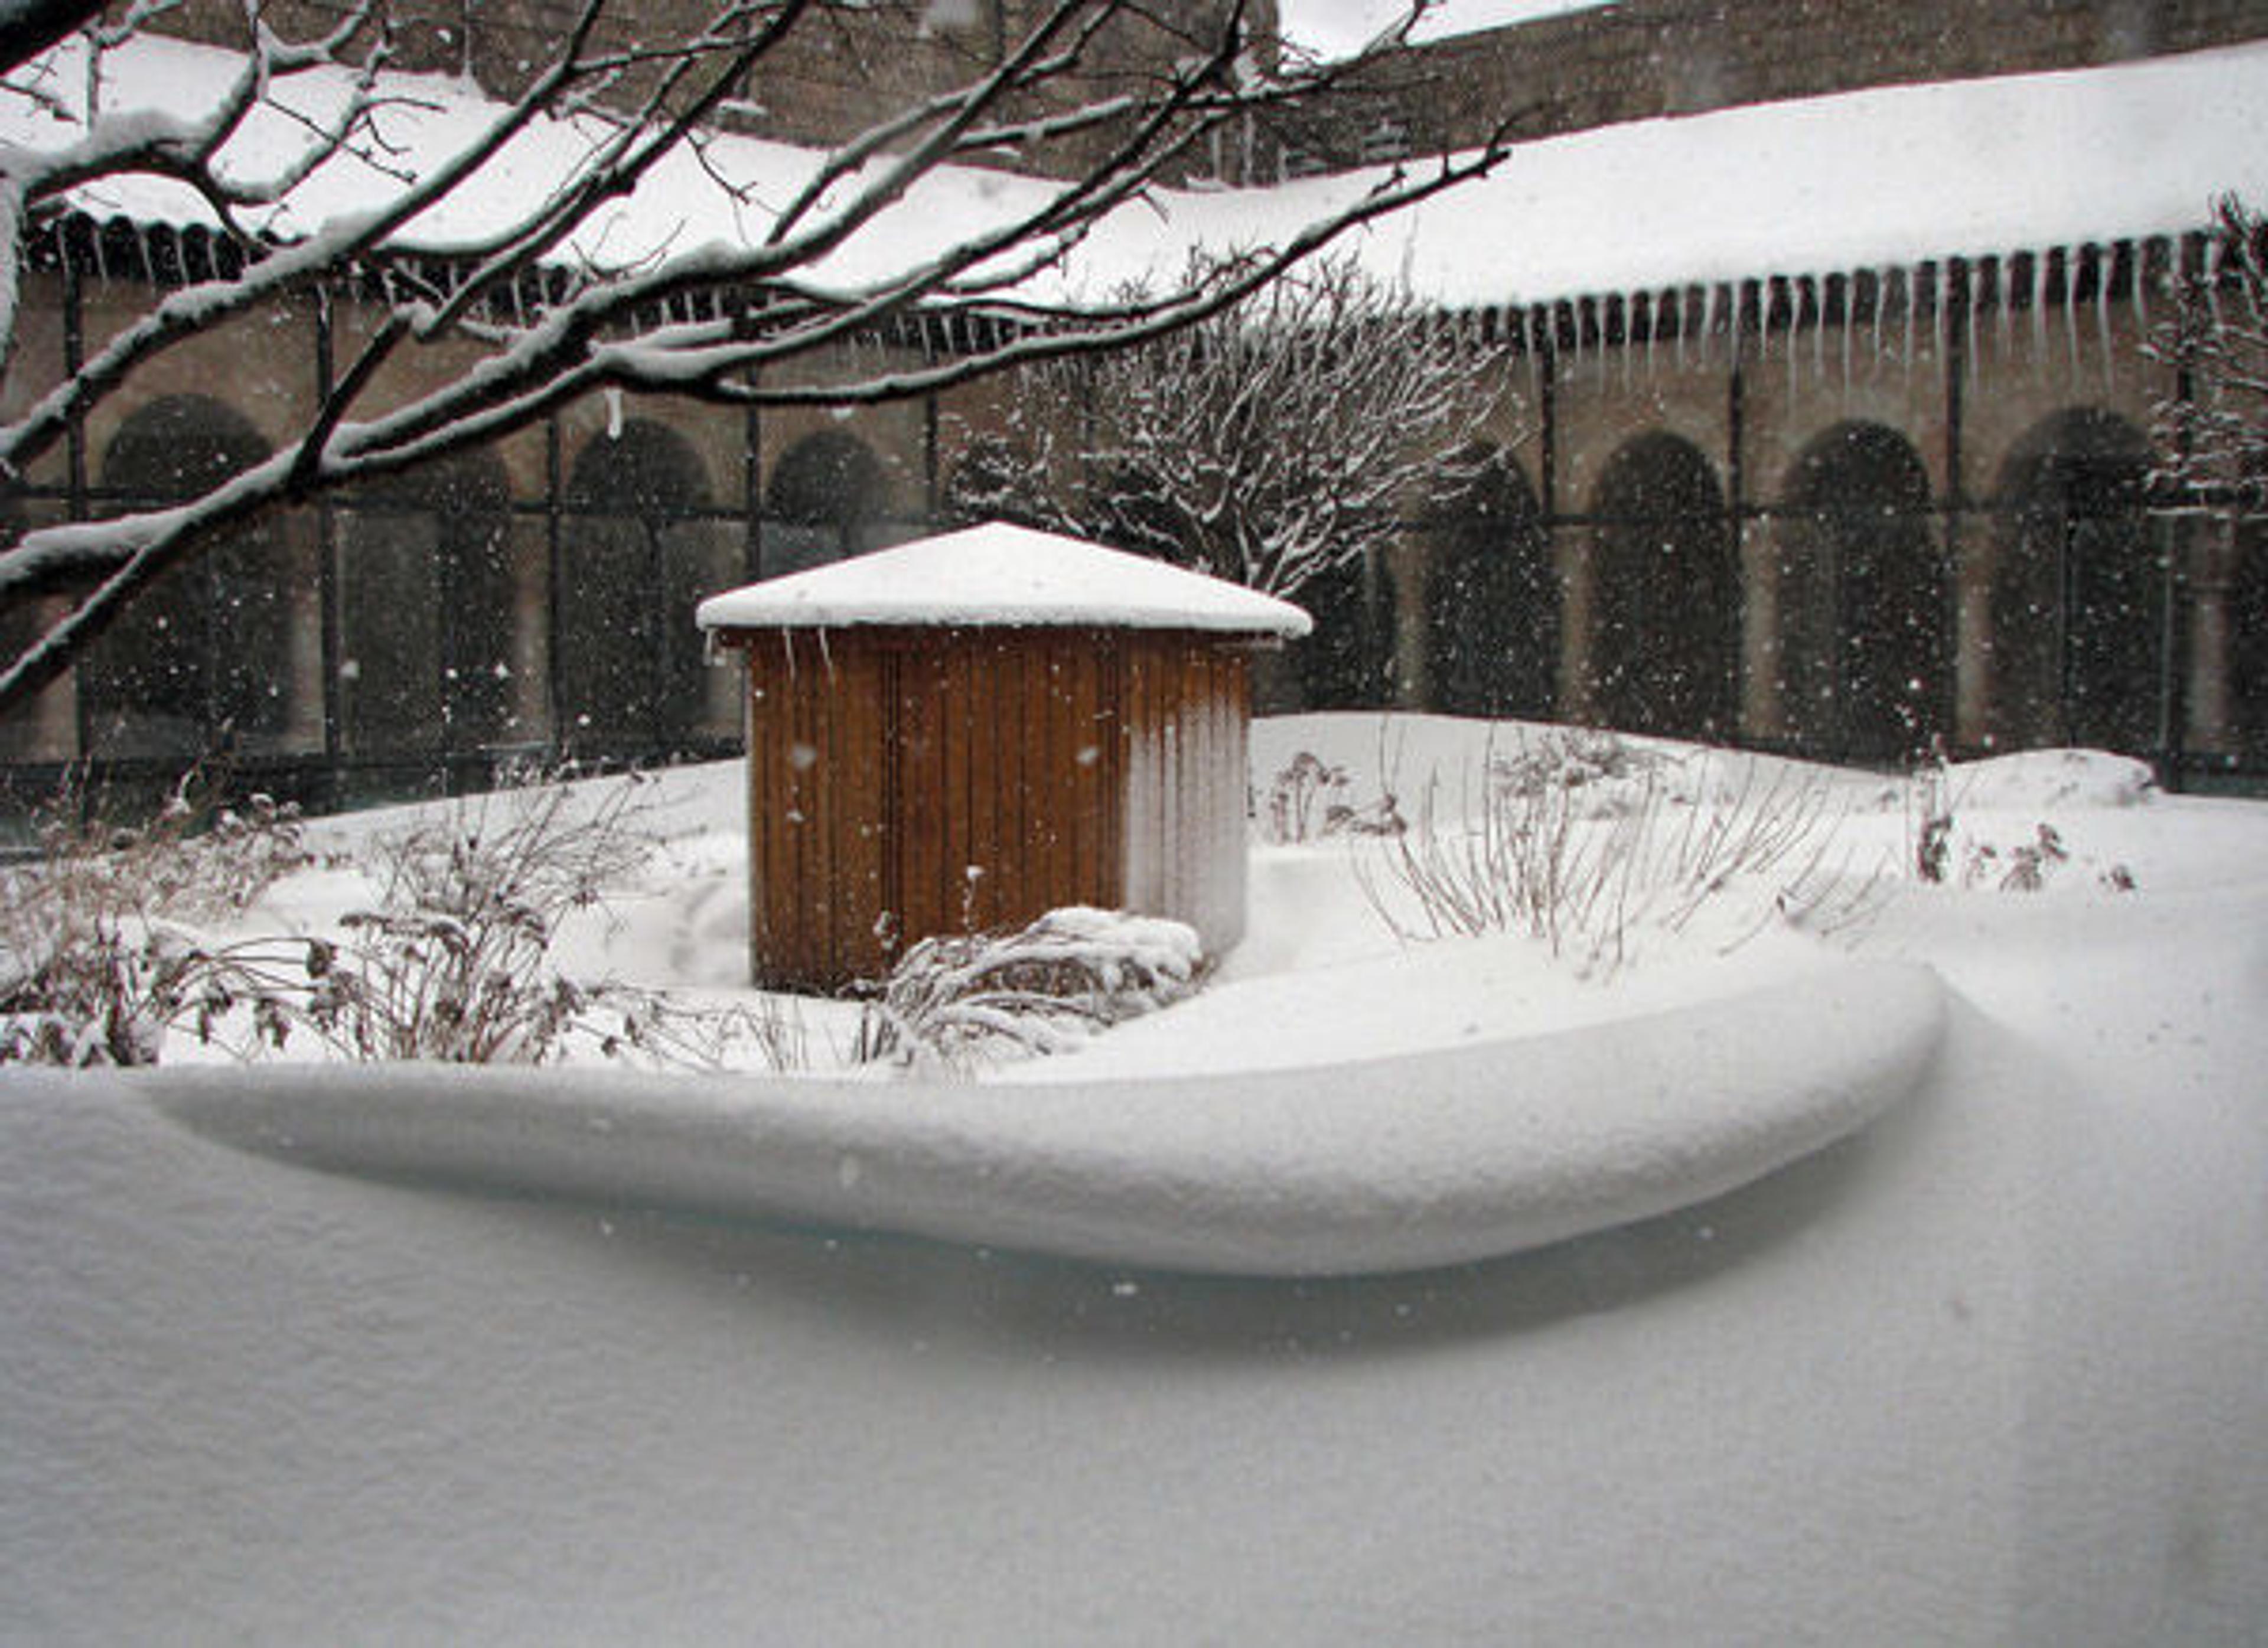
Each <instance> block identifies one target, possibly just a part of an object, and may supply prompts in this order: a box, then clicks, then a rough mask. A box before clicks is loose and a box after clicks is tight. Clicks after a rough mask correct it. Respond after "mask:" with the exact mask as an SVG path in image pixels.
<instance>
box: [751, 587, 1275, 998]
mask: <svg viewBox="0 0 2268 1648" xmlns="http://www.w3.org/2000/svg"><path fill="white" fill-rule="evenodd" d="M735 639H736V640H737V641H738V642H739V643H740V644H744V645H747V648H748V704H749V711H748V785H749V797H748V799H749V809H748V818H749V831H748V855H749V873H750V883H751V885H750V889H749V901H750V922H749V944H750V955H751V970H752V972H753V974H754V975H755V977H756V978H757V979H758V980H759V981H761V982H768V983H774V984H782V985H791V986H794V987H798V988H803V989H816V990H838V989H841V988H843V987H845V986H847V985H849V984H851V983H853V982H857V981H858V980H861V979H872V978H877V977H880V975H882V974H884V973H885V972H887V970H888V968H889V967H890V965H891V963H892V962H893V961H894V960H895V959H896V957H897V956H898V955H899V954H900V953H902V951H903V950H904V948H905V947H906V946H907V945H910V944H911V943H913V942H914V941H915V940H917V939H919V938H924V937H927V936H929V935H932V934H935V933H946V932H954V933H957V932H964V931H985V930H989V929H996V928H1003V927H1012V926H1017V925H1020V924H1022V923H1026V922H1028V921H1030V920H1032V919H1033V918H1035V916H1040V915H1042V914H1043V913H1044V912H1046V911H1047V910H1049V909H1056V908H1058V907H1060V906H1062V905H1065V904H1095V905H1101V906H1103V907H1105V908H1113V909H1117V908H1123V909H1138V910H1141V911H1144V912H1145V913H1149V914H1155V915H1166V916H1175V917H1177V918H1179V919H1182V920H1184V921H1188V922H1189V923H1191V924H1192V925H1194V926H1195V927H1197V930H1198V931H1199V933H1200V934H1201V935H1202V936H1203V937H1204V940H1205V942H1206V945H1207V947H1208V948H1209V949H1214V950H1218V949H1221V948H1225V947H1226V946H1227V945H1230V944H1233V943H1234V942H1235V940H1236V938H1238V937H1239V936H1241V931H1242V928H1243V914H1244V806H1245V721H1246V717H1247V715H1248V691H1249V688H1248V679H1247V660H1246V657H1245V654H1244V652H1243V650H1242V649H1241V647H1240V646H1238V645H1236V644H1233V643H1224V641H1223V640H1222V639H1221V638H1220V637H1219V636H1192V635H1184V634H1180V633H1176V632H1155V631H1101V630H1091V629H997V630H959V631H945V632H937V631H927V632H921V631H908V630H889V629H843V630H834V631H829V632H828V633H827V634H826V635H825V636H821V635H820V634H818V633H817V632H810V631H793V630H784V631H779V632H776V633H772V634H757V635H752V636H741V637H735Z"/></svg>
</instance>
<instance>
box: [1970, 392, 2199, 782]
mask: <svg viewBox="0 0 2268 1648" xmlns="http://www.w3.org/2000/svg"><path fill="white" fill-rule="evenodd" d="M2149 461H2150V446H2149V443H2148V441H2147V439H2145V438H2144V437H2143V435H2142V433H2141V431H2140V430H2137V429H2136V428H2135V427H2134V426H2133V425H2132V424H2131V423H2127V422H2126V421H2125V420H2124V418H2121V417H2119V416H2117V415H2116V414H2114V413H2110V412H2106V411H2102V410H2101V409H2099V408H2092V407H2085V408H2075V409H2073V410H2068V411H2064V412H2058V413H2057V414H2055V415H2054V416H2051V417H2049V418H2047V419H2045V420H2044V421H2043V422H2042V423H2038V424H2036V425H2035V426H2034V427H2033V428H2032V430H2030V431H2029V433H2028V434H2026V435H2025V436H2024V437H2023V438H2022V439H2021V440H2020V441H2018V442H2017V443H2016V445H2015V446H2014V448H2013V449H2012V450H2011V451H2010V452H2009V454H2008V457H2007V460H2006V461H2005V462H2004V463H2003V464H2002V465H2001V467H2000V476H1999V493H1998V497H1997V500H1996V503H1997V510H1998V516H1999V519H1998V522H1997V530H1996V533H1995V547H1996V555H1995V557H1994V566H1993V576H1992V640H1991V648H1992V703H1993V714H1992V729H1993V732H1994V734H1995V736H1996V738H1997V739H1999V741H2002V742H2004V743H2008V744H2013V745H2015V746H2017V747H2024V746H2031V745H2039V744H2057V743H2068V744H2082V745H2091V746H2095V747H2102V748H2106V749H2116V750H2124V751H2127V752H2129V753H2136V754H2139V753H2142V752H2146V751H2147V750H2149V749H2151V748H2152V747H2154V745H2155V743H2156V741H2157V721H2158V706H2159V700H2160V697H2161V685H2162V684H2161V680H2160V661H2161V660H2160V651H2161V645H2160V635H2161V623H2160V618H2161V609H2162V607H2161V604H2162V600H2163V578H2162V576H2161V570H2160V566H2159V562H2158V557H2157V555H2156V553H2155V551H2154V548H2153V547H2152V544H2151V541H2150V533H2149V531H2148V518H2147V514H2146V512H2145V511H2144V508H2143V479H2144V477H2145V475H2147V472H2148V468H2149Z"/></svg>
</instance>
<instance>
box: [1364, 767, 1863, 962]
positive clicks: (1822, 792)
mask: <svg viewBox="0 0 2268 1648" xmlns="http://www.w3.org/2000/svg"><path fill="white" fill-rule="evenodd" d="M1689 769H1690V770H1689ZM1837 822H1838V820H1837V816H1836V807H1835V801H1834V792H1833V790H1832V787H1831V786H1830V784H1828V783H1827V782H1826V781H1825V779H1824V778H1823V776H1818V775H1815V774H1809V773H1807V772H1805V771H1804V770H1802V769H1798V768H1793V767H1790V766H1787V765H1786V764H1784V763H1778V762H1771V763H1766V762H1764V761H1757V760H1756V759H1753V758H1747V759H1743V760H1742V761H1739V762H1738V763H1737V764H1734V765H1731V766H1727V765H1726V764H1725V763H1724V762H1723V761H1721V760H1720V759H1719V758H1717V757H1714V756H1713V755H1710V754H1702V755H1700V756H1697V757H1696V758H1695V760H1694V761H1692V762H1688V763H1682V764H1681V763H1675V762H1671V761H1668V760H1667V759H1666V758H1664V757H1663V756H1661V755H1659V754H1655V753H1654V752H1653V751H1651V750H1646V749H1644V748H1641V747H1632V746H1630V745H1628V744H1625V743H1624V741H1623V740H1621V739H1616V737H1614V735H1612V734H1561V735H1545V736H1543V737H1541V738H1538V739H1521V742H1520V744H1519V746H1518V747H1517V748H1516V749H1515V750H1514V751H1513V753H1512V754H1499V753H1498V752H1496V751H1495V750H1494V749H1493V748H1491V751H1490V752H1489V753H1488V754H1487V755H1486V756H1485V757H1484V760H1483V761H1482V763H1481V769H1480V776H1479V779H1478V781H1477V782H1476V781H1475V780H1474V779H1473V778H1472V776H1471V775H1470V773H1469V772H1468V775H1467V776H1466V778H1465V780H1464V781H1463V783H1462V785H1461V786H1460V789H1459V792H1458V796H1457V804H1456V805H1455V806H1454V807H1451V806H1448V805H1447V802H1446V799H1445V796H1444V791H1443V786H1442V784H1441V783H1440V778H1439V777H1438V776H1436V777H1434V778H1433V779H1432V780H1430V781H1429V782H1428V783H1427V784H1426V785H1425V790H1424V791H1423V792H1422V795H1421V798H1420V800H1419V803H1418V820H1417V823H1416V825H1415V827H1414V828H1411V829H1410V830H1409V831H1408V832H1407V833H1405V834H1403V835H1400V836H1398V837H1396V838H1395V839H1393V840H1392V841H1390V842H1386V843H1384V844H1383V845H1382V846H1381V850H1379V851H1378V852H1377V853H1376V854H1374V855H1373V856H1372V857H1369V858H1368V859H1366V860H1363V861H1359V863H1358V865H1357V869H1358V872H1359V873H1360V875H1361V876H1362V880H1363V887H1364V891H1365V893H1366V895H1367V896H1368V897H1369V899H1370V901H1371V904H1372V907H1373V909H1375V910H1376V911H1377V912H1378V914H1379V916H1380V917H1381V919H1382V920H1384V921H1385V922H1386V923H1387V924H1388V926H1389V927H1391V928H1392V929H1393V930H1394V931H1395V934H1396V935H1397V936H1399V937H1401V938H1405V939H1409V938H1444V937H1447V936H1450V935H1453V934H1454V935H1464V936H1473V935H1477V934H1480V933H1484V932H1491V931H1524V932H1526V933H1528V934H1529V935H1531V936H1532V937H1534V938H1539V939H1542V940H1543V941H1544V942H1545V943H1546V944H1548V945H1550V949H1551V953H1552V954H1553V955H1554V956H1558V957H1565V958H1566V959H1568V960H1572V962H1573V963H1574V964H1575V966H1576V967H1577V968H1578V969H1579V970H1580V971H1583V972H1586V973H1591V972H1597V973H1600V974H1602V975H1610V974H1611V973H1613V972H1614V971H1615V970H1616V968H1618V967H1621V966H1622V964H1623V963H1624V961H1625V960H1629V959H1630V955H1631V948H1632V941H1633V938H1634V936H1635V934H1636V933H1637V931H1638V929H1639V928H1640V927H1641V926H1642V925H1644V924H1646V923H1655V924H1659V925H1660V926H1661V927H1663V928H1665V929H1667V930H1668V931H1682V930H1683V928H1684V927H1685V926H1686V925H1687V924H1688V923H1690V921H1691V920H1692V919H1693V917H1694V916H1696V915H1697V913H1698V912H1699V911H1700V909H1702V908H1703V907H1704V906H1705V905H1707V904H1710V903H1712V902H1714V901H1719V899H1720V897H1721V895H1724V894H1727V893H1729V892H1733V891H1734V890H1735V889H1742V890H1744V891H1745V893H1746V895H1747V898H1748V908H1747V909H1746V910H1745V911H1744V912H1743V916H1742V932H1743V933H1744V934H1745V933H1752V932H1754V931H1756V930H1757V929H1758V928H1759V927H1761V926H1762V925H1764V923H1767V922H1770V921H1771V920H1772V919H1774V918H1775V917H1777V918H1779V919H1783V920H1786V921H1787V922H1788V923H1791V924H1794V925H1801V926H1807V927H1809V928H1811V929H1812V930H1813V931H1821V932H1831V931H1836V930H1837V929H1839V928H1843V927H1845V926H1848V925H1850V924H1852V923H1855V922H1857V921H1859V920H1861V919H1863V918H1864V917H1865V916H1867V914H1868V913H1869V911H1870V910H1871V909H1872V908H1873V905H1874V894H1875V883H1876V882H1877V880H1878V879H1879V878H1878V877H1877V876H1875V875H1874V874H1864V875H1860V876H1858V877H1855V878H1853V877H1851V876H1848V875H1846V874H1845V873H1844V872H1845V869H1846V867H1847V866H1846V865H1845V864H1844V863H1843V862H1842V860H1841V859H1839V858H1837V857H1836V856H1835V855H1836V849H1837V835H1838V833H1839V832H1838V829H1837Z"/></svg>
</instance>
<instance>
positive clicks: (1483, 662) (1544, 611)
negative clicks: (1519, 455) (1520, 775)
mask: <svg viewBox="0 0 2268 1648" xmlns="http://www.w3.org/2000/svg"><path fill="white" fill-rule="evenodd" d="M1470 457H1471V458H1472V459H1473V460H1474V462H1475V466H1476V473H1475V476H1474V479H1473V480H1472V482H1470V483H1469V484H1468V485H1466V486H1464V487H1462V488H1460V489H1458V491H1457V492H1456V493H1455V494H1454V496H1453V497H1449V498H1447V499H1445V500H1444V501H1443V502H1442V503H1441V504H1440V506H1438V507H1437V508H1436V509H1434V510H1433V511H1432V512H1431V513H1430V514H1429V515H1428V516H1427V517H1426V519H1425V544H1426V548H1427V551H1428V554H1429V564H1428V566H1427V569H1426V583H1425V668H1426V679H1427V683H1428V688H1429V697H1430V699H1431V702H1432V707H1433V708H1434V709H1436V710H1445V711H1447V712H1448V713H1449V714H1452V715H1484V716H1530V717H1539V718H1540V717H1546V716H1549V715H1550V713H1551V711H1552V708H1553V705H1554V703H1556V701H1557V692H1556V690H1555V688H1556V687H1557V678H1558V662H1559V578H1558V574H1557V570H1555V569H1554V568H1553V566H1552V564H1551V548H1550V540H1549V538H1548V537H1547V535H1546V534H1545V533H1544V530H1543V515H1542V512H1541V511H1539V510H1538V509H1537V507H1536V503H1535V491H1534V490H1533V489H1531V488H1530V487H1529V486H1528V477H1527V476H1526V475H1522V474H1521V471H1520V469H1519V467H1518V466H1517V465H1515V464H1513V462H1512V461H1511V460H1509V459H1507V458H1506V457H1505V456H1504V455H1503V454H1502V453H1501V452H1492V451H1491V452H1476V453H1473V454H1470Z"/></svg>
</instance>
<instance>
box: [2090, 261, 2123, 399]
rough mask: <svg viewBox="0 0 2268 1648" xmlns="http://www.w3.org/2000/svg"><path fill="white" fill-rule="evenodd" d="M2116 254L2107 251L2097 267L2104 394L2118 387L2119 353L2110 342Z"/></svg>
mask: <svg viewBox="0 0 2268 1648" xmlns="http://www.w3.org/2000/svg"><path fill="white" fill-rule="evenodd" d="M2115 255H2116V254H2115V252H2114V251H2112V250H2110V249H2106V250H2105V251H2104V252H2103V254H2102V257H2101V259H2100V260H2099V261H2097V262H2096V264H2095V347H2096V348H2097V349H2101V350H2102V393H2103V394H2114V393H2116V392H2117V387H2118V372H2117V359H2116V356H2117V351H2116V350H2115V349H2113V348H2112V346H2111V342H2110V273H2111V269H2112V268H2113V267H2114V265H2113V261H2112V260H2113V258H2114V256H2115Z"/></svg>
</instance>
